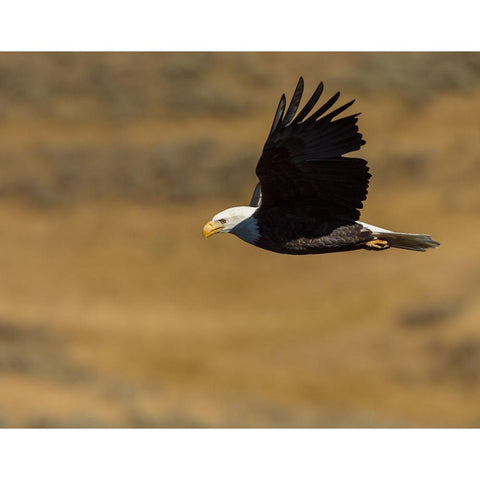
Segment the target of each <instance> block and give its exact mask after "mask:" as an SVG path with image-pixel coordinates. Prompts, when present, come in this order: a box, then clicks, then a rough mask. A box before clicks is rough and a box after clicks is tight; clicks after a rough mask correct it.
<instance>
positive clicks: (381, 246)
mask: <svg viewBox="0 0 480 480" xmlns="http://www.w3.org/2000/svg"><path fill="white" fill-rule="evenodd" d="M364 245H365V248H366V249H367V250H385V249H386V248H389V247H390V245H389V244H388V242H387V241H386V240H380V239H379V238H375V239H374V240H370V241H369V242H365V244H364Z"/></svg>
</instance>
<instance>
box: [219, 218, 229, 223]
mask: <svg viewBox="0 0 480 480" xmlns="http://www.w3.org/2000/svg"><path fill="white" fill-rule="evenodd" d="M219 222H220V223H222V224H225V223H227V221H226V220H225V219H224V218H221V219H220V220H219Z"/></svg>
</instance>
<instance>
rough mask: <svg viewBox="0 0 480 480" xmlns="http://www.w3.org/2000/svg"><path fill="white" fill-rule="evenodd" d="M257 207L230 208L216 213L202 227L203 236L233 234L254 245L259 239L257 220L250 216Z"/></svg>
mask: <svg viewBox="0 0 480 480" xmlns="http://www.w3.org/2000/svg"><path fill="white" fill-rule="evenodd" d="M256 210H257V207H232V208H227V209H226V210H223V212H220V213H217V214H216V215H215V216H214V217H213V218H212V220H210V221H209V222H208V223H207V224H206V225H205V226H204V227H203V236H204V237H205V238H208V237H210V236H211V235H213V234H214V233H233V234H234V235H236V236H237V237H238V238H241V239H242V240H244V241H245V242H248V243H255V242H256V241H257V240H258V239H259V238H260V232H259V230H258V222H257V219H256V218H254V217H253V216H252V215H253V214H254V213H255V211H256Z"/></svg>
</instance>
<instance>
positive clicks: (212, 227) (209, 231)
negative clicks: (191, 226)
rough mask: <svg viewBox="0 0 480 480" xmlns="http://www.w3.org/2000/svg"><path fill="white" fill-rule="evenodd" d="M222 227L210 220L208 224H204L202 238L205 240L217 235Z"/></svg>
mask: <svg viewBox="0 0 480 480" xmlns="http://www.w3.org/2000/svg"><path fill="white" fill-rule="evenodd" d="M223 227H224V225H223V224H221V223H216V222H214V221H213V220H210V221H209V222H208V223H206V224H205V226H204V227H203V236H204V237H205V238H208V237H210V236H211V235H213V234H214V233H218V232H219V231H220V230H221V229H222V228H223Z"/></svg>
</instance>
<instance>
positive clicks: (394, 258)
mask: <svg viewBox="0 0 480 480" xmlns="http://www.w3.org/2000/svg"><path fill="white" fill-rule="evenodd" d="M300 75H303V76H304V79H305V84H306V94H305V95H309V94H310V93H311V92H313V90H314V89H315V87H316V85H317V83H318V82H319V81H320V80H323V81H324V83H325V86H326V93H325V94H324V97H323V98H328V96H330V95H332V94H334V93H335V92H336V91H337V90H340V91H341V92H342V97H341V98H342V99H343V100H344V102H346V101H348V100H351V99H352V98H356V99H357V101H356V103H355V105H354V106H353V107H352V108H351V111H352V112H353V111H360V112H363V113H362V115H361V116H360V120H359V125H360V130H361V131H362V133H363V134H364V137H365V139H366V140H367V144H366V145H365V146H364V147H363V148H362V151H361V155H360V156H362V157H364V158H366V159H368V160H369V165H370V169H371V172H372V174H373V178H372V179H371V183H370V193H369V197H368V200H367V202H366V205H365V207H364V209H363V213H362V220H364V221H366V222H368V223H372V224H375V225H379V226H382V227H385V228H389V229H393V230H398V231H407V232H419V233H429V234H431V235H432V236H433V238H434V239H436V240H438V241H440V242H441V243H442V246H441V248H439V249H438V250H433V251H429V252H427V253H423V254H422V253H415V252H409V251H403V250H394V249H392V250H389V251H386V252H380V253H376V252H367V251H357V252H347V253H341V254H332V255H318V256H306V257H290V256H282V255H278V254H274V253H271V252H267V251H263V250H260V249H257V248H254V247H252V246H250V245H248V244H245V243H243V242H241V241H240V240H238V239H237V238H235V237H233V236H231V235H222V236H216V237H213V238H212V239H209V240H208V241H205V240H204V239H203V238H202V235H201V230H202V226H203V224H204V223H205V222H207V221H208V220H210V219H211V217H212V216H213V215H214V214H215V213H217V212H218V211H220V210H223V209H224V208H227V207H230V206H234V205H242V204H246V203H248V201H249V199H250V195H251V192H252V189H253V187H254V186H255V184H256V177H255V174H254V169H255V166H256V162H257V160H258V157H259V155H260V153H261V150H262V147H263V143H264V141H265V139H266V135H267V133H268V131H269V128H270V125H271V121H272V118H273V114H274V111H275V109H276V106H277V103H278V100H279V98H280V95H281V94H282V93H283V92H285V93H286V94H287V97H288V98H290V97H291V94H292V93H293V90H294V88H295V85H296V82H297V80H298V77H299V76H300ZM479 118H480V54H477V53H394V54H389V53H105V54H101V53H99V54H93V53H88V54H83V53H31V54H30V53H2V54H0V163H1V169H0V272H1V274H0V425H1V426H3V427H480V295H479V291H480V256H479V255H478V251H479V250H478V245H479V243H480V225H479V221H478V218H479V213H478V212H479V210H480V195H479V186H480V155H479V138H480V136H479V134H480V122H479ZM357 155H358V154H357Z"/></svg>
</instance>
